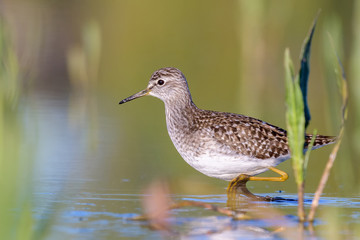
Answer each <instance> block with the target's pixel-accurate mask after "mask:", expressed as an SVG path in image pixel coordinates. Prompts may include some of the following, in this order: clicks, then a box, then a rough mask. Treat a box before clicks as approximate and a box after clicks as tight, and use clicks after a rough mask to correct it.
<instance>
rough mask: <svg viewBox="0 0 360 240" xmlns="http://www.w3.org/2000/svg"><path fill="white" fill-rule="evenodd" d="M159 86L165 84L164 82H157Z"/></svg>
mask: <svg viewBox="0 0 360 240" xmlns="http://www.w3.org/2000/svg"><path fill="white" fill-rule="evenodd" d="M157 83H158V84H159V85H163V84H164V83H165V82H164V80H161V79H160V80H159V81H158V82H157Z"/></svg>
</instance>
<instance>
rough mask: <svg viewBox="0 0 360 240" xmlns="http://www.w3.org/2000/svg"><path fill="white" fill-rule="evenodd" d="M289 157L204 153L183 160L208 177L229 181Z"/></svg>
mask: <svg viewBox="0 0 360 240" xmlns="http://www.w3.org/2000/svg"><path fill="white" fill-rule="evenodd" d="M288 158H289V157H284V158H282V159H274V158H272V159H265V160H264V159H253V158H249V157H246V156H241V155H238V156H223V155H222V156H216V155H211V156H210V155H208V154H204V155H201V156H199V157H196V158H194V159H187V158H186V157H184V159H185V161H186V162H187V163H188V164H190V165H191V166H192V167H193V168H195V169H196V170H198V171H199V172H202V173H203V174H205V175H207V176H209V177H215V178H220V179H223V180H227V181H231V180H232V179H234V178H236V177H238V176H239V175H240V174H246V175H250V176H254V175H257V174H260V173H263V172H265V171H267V170H269V167H275V166H277V165H278V164H280V163H281V162H283V161H285V160H286V159H288Z"/></svg>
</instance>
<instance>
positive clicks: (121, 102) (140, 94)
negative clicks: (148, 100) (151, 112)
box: [119, 88, 150, 104]
mask: <svg viewBox="0 0 360 240" xmlns="http://www.w3.org/2000/svg"><path fill="white" fill-rule="evenodd" d="M149 93H150V89H148V88H147V89H145V90H142V91H140V92H138V93H135V94H134V95H132V96H130V97H128V98H125V99H124V100H121V101H120V102H119V104H123V103H126V102H130V101H131V100H134V99H136V98H139V97H143V96H146V95H148V94H149Z"/></svg>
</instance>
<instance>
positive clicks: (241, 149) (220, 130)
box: [201, 111, 289, 159]
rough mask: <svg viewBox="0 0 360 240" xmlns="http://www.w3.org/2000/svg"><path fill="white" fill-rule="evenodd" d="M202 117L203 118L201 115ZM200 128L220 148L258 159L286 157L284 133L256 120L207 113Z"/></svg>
mask: <svg viewBox="0 0 360 240" xmlns="http://www.w3.org/2000/svg"><path fill="white" fill-rule="evenodd" d="M203 116H204V115H203ZM202 122H203V124H201V125H202V127H203V128H206V129H207V131H209V132H210V134H211V135H212V137H213V138H214V139H215V140H216V141H217V142H218V143H219V144H220V145H222V146H224V147H226V148H230V149H231V150H232V151H234V152H236V153H237V154H240V155H247V156H251V157H255V158H258V159H267V158H277V157H280V156H285V155H288V154H289V147H288V142H287V135H286V130H284V129H282V128H279V127H276V126H274V125H271V124H268V123H266V122H264V121H261V120H259V119H255V118H251V117H247V116H244V115H239V114H232V113H219V112H212V111H207V114H206V117H205V119H203V121H202Z"/></svg>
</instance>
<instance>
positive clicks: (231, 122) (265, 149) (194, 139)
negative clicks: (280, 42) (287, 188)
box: [119, 67, 336, 190]
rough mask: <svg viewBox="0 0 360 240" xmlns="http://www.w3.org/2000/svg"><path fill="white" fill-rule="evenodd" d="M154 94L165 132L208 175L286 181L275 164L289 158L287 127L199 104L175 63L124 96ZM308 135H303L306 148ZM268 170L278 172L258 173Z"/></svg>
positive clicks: (323, 139) (321, 139)
mask: <svg viewBox="0 0 360 240" xmlns="http://www.w3.org/2000/svg"><path fill="white" fill-rule="evenodd" d="M146 95H150V96H154V97H157V98H159V99H161V100H162V101H163V102H164V103H165V114H166V125H167V130H168V133H169V136H170V138H171V140H172V142H173V143H174V145H175V148H176V149H177V151H178V152H179V153H180V155H181V156H182V158H183V159H184V160H185V161H186V162H187V163H188V164H190V165H191V166H192V167H193V168H195V169H196V170H198V171H199V172H202V173H203V174H205V175H207V176H209V177H215V178H220V179H223V180H227V181H231V182H230V185H229V188H228V190H229V189H230V188H231V186H232V185H234V184H235V183H236V181H238V180H239V177H240V176H241V177H240V179H244V176H246V180H247V181H248V180H255V181H285V180H286V179H287V178H288V175H287V174H286V173H285V172H283V171H281V170H279V169H277V168H275V166H277V165H278V164H280V163H281V162H283V161H285V160H287V159H289V158H290V151H289V146H288V139H287V134H286V130H284V129H282V128H280V127H276V126H274V125H271V124H269V123H266V122H264V121H261V120H259V119H255V118H252V117H247V116H244V115H240V114H234V113H227V112H215V111H209V110H203V109H200V108H198V107H197V106H196V105H195V104H194V102H193V101H192V98H191V94H190V91H189V87H188V84H187V81H186V78H185V76H184V75H183V73H182V72H181V71H180V70H178V69H176V68H173V67H168V68H161V69H159V70H157V71H156V72H154V73H153V74H152V76H151V78H150V81H149V84H148V86H147V88H146V89H145V90H143V91H141V92H138V93H136V94H134V95H132V96H130V97H128V98H125V99H124V100H122V101H120V103H119V104H123V103H126V102H129V101H131V100H134V99H136V98H139V97H142V96H146ZM311 138H312V135H308V134H307V135H306V136H305V145H304V150H306V148H307V146H308V144H309V143H310V141H311ZM335 140H336V138H335V137H329V136H322V135H317V136H316V139H315V142H314V145H313V149H316V148H319V147H322V146H325V145H327V144H330V143H333V142H334V141H335ZM267 170H272V171H274V172H276V173H278V174H279V175H280V176H279V177H257V176H255V175H258V174H260V173H263V172H265V171H267Z"/></svg>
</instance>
